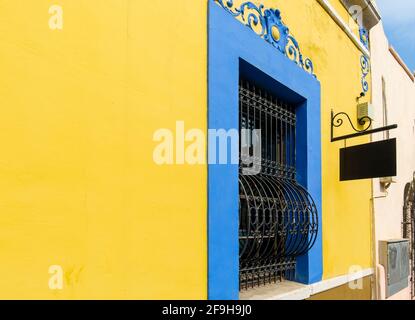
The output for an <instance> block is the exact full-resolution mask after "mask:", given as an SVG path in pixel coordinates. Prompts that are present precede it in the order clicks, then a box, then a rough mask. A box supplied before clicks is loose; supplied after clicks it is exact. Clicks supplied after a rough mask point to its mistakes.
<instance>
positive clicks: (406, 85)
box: [370, 23, 415, 299]
mask: <svg viewBox="0 0 415 320" xmlns="http://www.w3.org/2000/svg"><path fill="white" fill-rule="evenodd" d="M370 36H371V45H372V47H371V54H372V57H371V63H372V82H373V83H372V89H373V90H372V92H373V101H372V102H373V105H374V110H375V121H374V124H373V127H375V128H376V127H381V126H383V125H384V117H383V97H382V77H383V78H384V80H385V84H386V85H385V88H386V101H387V110H388V113H387V116H388V124H398V126H399V128H398V129H397V130H393V131H391V132H390V137H391V138H397V144H398V145H397V148H398V149H397V153H398V159H397V161H398V175H397V177H396V180H397V181H396V183H394V184H392V185H391V186H390V187H389V188H388V189H387V190H385V189H384V188H383V187H382V185H381V184H380V181H379V179H374V180H373V195H374V200H373V208H374V220H375V221H374V230H375V234H374V236H375V239H374V240H375V241H374V243H375V247H376V249H375V261H376V264H378V263H379V252H378V249H379V245H378V244H379V241H381V240H390V239H398V238H402V236H403V235H402V220H403V213H402V212H403V210H402V209H403V197H404V188H405V185H406V184H407V183H408V182H410V181H411V180H412V177H413V174H414V171H415V85H414V83H413V81H412V80H411V78H410V77H409V75H408V74H407V73H406V72H405V70H404V68H403V67H402V66H401V65H400V64H399V63H398V61H397V60H396V59H395V58H394V56H393V55H392V54H391V53H390V51H389V43H388V40H387V38H386V36H385V33H384V30H383V26H382V24H381V23H380V24H378V25H377V26H376V27H374V28H373V29H372V30H371V35H370ZM385 138H386V136H385V135H384V133H379V134H375V135H374V136H373V140H374V141H378V140H382V139H385ZM377 274H378V285H379V287H378V292H379V290H380V293H379V294H380V296H378V298H382V296H383V291H384V284H385V281H384V277H385V275H384V269H383V268H382V267H381V266H379V265H378V266H377ZM398 295H399V298H400V299H405V298H409V297H410V292H409V288H408V290H404V291H403V292H400V293H399V294H398ZM392 298H396V297H392Z"/></svg>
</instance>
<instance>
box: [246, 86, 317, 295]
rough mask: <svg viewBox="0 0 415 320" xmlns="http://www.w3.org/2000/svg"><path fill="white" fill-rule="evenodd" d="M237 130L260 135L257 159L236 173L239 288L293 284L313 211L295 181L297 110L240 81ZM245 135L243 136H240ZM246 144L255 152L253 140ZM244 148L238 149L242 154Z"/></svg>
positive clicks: (309, 240)
mask: <svg viewBox="0 0 415 320" xmlns="http://www.w3.org/2000/svg"><path fill="white" fill-rule="evenodd" d="M239 96H240V128H241V129H245V130H246V129H250V130H253V129H260V130H261V133H260V135H261V158H260V159H259V158H258V157H257V158H255V157H253V158H252V159H253V163H252V164H251V167H259V166H260V173H259V174H256V175H246V174H244V172H243V169H244V168H245V167H246V164H245V163H243V162H242V161H241V164H240V174H239V189H240V191H239V193H240V201H239V205H240V208H239V214H240V216H239V246H240V288H241V290H243V289H248V288H250V287H255V286H260V285H266V284H268V283H273V282H277V281H281V280H282V279H293V277H294V275H295V267H296V258H297V257H299V256H301V255H303V254H305V253H306V252H307V251H308V250H310V249H311V247H312V246H313V245H314V243H315V241H316V238H317V233H318V215H317V208H316V206H315V204H314V201H313V199H312V198H311V196H310V195H309V193H308V192H307V190H305V189H304V188H303V187H302V186H300V185H299V184H298V183H297V181H296V170H295V168H296V114H295V108H294V107H293V106H291V105H289V104H286V103H284V102H283V101H281V100H279V99H277V98H276V97H274V96H272V95H271V94H269V93H268V92H266V91H264V90H262V89H260V88H259V87H257V86H255V85H253V84H252V83H250V82H249V81H245V80H241V82H240V91H239ZM244 132H245V131H244ZM243 140H244V141H248V148H249V153H251V154H252V153H253V151H252V149H253V146H252V145H251V144H252V140H253V139H252V137H249V138H246V139H243ZM243 147H244V146H242V145H241V149H242V148H243Z"/></svg>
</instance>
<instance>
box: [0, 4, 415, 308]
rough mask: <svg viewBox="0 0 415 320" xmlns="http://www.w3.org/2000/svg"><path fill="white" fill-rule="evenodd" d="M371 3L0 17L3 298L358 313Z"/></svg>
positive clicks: (369, 223) (369, 232)
mask: <svg viewBox="0 0 415 320" xmlns="http://www.w3.org/2000/svg"><path fill="white" fill-rule="evenodd" d="M367 4H368V3H367V2H366V1H363V0H362V1H343V0H296V1H283V0H261V1H256V0H255V1H254V0H253V1H248V2H247V1H242V0H234V1H228V0H198V1H195V0H181V1H174V2H173V1H163V0H152V1H147V2H144V1H140V0H135V1H131V0H110V1H105V2H104V1H98V0H93V1H92V0H91V1H81V0H59V1H55V2H54V3H53V4H52V3H50V1H48V0H39V1H36V2H33V1H29V0H26V1H22V5H21V6H20V7H17V6H15V5H14V4H13V2H11V1H10V2H6V3H4V4H2V9H1V13H0V15H1V19H0V69H1V70H2V74H1V75H0V92H1V93H0V95H1V96H2V98H3V99H2V100H3V101H2V105H3V108H2V109H1V116H0V128H1V136H2V138H1V139H0V146H1V149H2V150H3V153H4V157H3V159H2V161H1V162H0V190H1V196H0V205H1V214H0V217H1V218H0V219H1V223H0V257H1V260H2V261H3V262H2V264H1V265H0V274H1V276H0V298H9V299H10V298H11V299H13V298H27V299H108V298H110V299H233V300H237V299H252V298H264V299H340V298H343V299H346V298H348V299H371V298H372V297H373V294H374V293H373V292H372V291H376V290H374V286H373V280H374V279H375V277H374V268H375V266H376V264H377V261H378V260H377V255H376V254H375V252H374V248H375V247H376V245H375V244H376V241H378V240H379V239H380V238H383V237H387V238H388V237H389V236H395V235H379V233H378V228H377V227H376V232H375V230H374V228H373V211H375V214H376V215H378V213H376V211H377V210H378V209H376V206H377V203H378V202H377V200H376V201H374V200H373V199H372V198H373V197H372V189H375V187H374V185H376V184H378V183H377V182H376V181H375V182H373V185H372V181H371V180H358V181H347V182H341V181H340V149H341V148H344V146H345V145H347V146H352V145H358V144H362V143H368V142H370V137H367V136H363V137H358V138H356V139H350V140H347V142H344V141H334V142H332V138H333V135H334V137H338V136H341V135H347V134H349V133H350V132H351V131H352V129H353V127H354V128H358V129H363V127H361V126H360V125H359V123H358V121H357V105H358V104H359V103H365V102H371V99H372V92H373V90H378V86H379V83H378V80H379V74H380V73H381V71H377V72H378V73H377V75H376V79H375V80H374V84H373V88H372V80H371V79H372V75H371V67H370V65H371V63H372V56H371V55H372V53H371V49H370V46H369V37H368V32H369V30H370V29H372V28H373V27H375V26H376V25H377V24H378V22H379V19H380V17H379V16H378V13H377V11H376V8H375V7H373V6H368V5H367ZM359 7H360V8H364V10H362V11H358V10H357V8H359ZM355 10H357V15H356V11H355ZM16 17H19V18H18V19H16ZM51 19H52V20H51ZM56 21H58V22H59V23H57V22H56ZM56 23H57V24H56ZM375 38H376V37H375ZM373 50H374V49H372V51H373ZM376 50H378V49H376ZM381 50H383V49H379V51H381ZM376 52H378V51H376ZM381 54H382V53H379V56H380V55H381ZM376 55H377V53H376ZM376 59H379V58H378V56H376ZM375 61H379V60H375ZM379 69H380V67H379ZM391 82H392V80H391ZM409 85H410V84H409V83H408V86H409ZM373 99H374V101H373V102H374V104H375V105H376V104H378V103H379V100H378V96H377V95H375V94H374V95H373ZM408 99H409V98H408ZM408 101H409V100H408ZM405 108H407V109H408V110H409V109H410V105H409V104H408V105H407V107H405ZM408 112H409V111H408ZM334 115H336V118H334V119H333V116H334ZM345 115H346V118H345V117H344V116H345ZM347 116H348V117H349V119H350V125H351V126H349V120H348V119H347ZM340 119H342V120H340ZM391 121H392V119H391ZM411 128H412V127H411ZM411 128H406V129H405V130H406V131H402V134H403V135H405V134H407V133H408V132H407V131H408V130H409V131H410V129H411ZM256 129H260V130H261V131H255V130H256ZM221 130H222V131H223V132H225V140H221V141H222V142H223V141H225V145H228V138H231V136H232V132H233V131H232V130H234V131H235V130H236V132H237V134H238V133H239V142H241V154H243V153H242V151H243V150H244V148H245V149H246V150H245V151H246V153H247V158H248V161H247V162H244V161H242V162H241V163H240V162H239V157H238V159H237V161H236V162H235V161H234V162H232V161H231V158H233V156H234V153H232V152H229V154H228V151H225V152H226V153H225V155H223V154H221V153H220V152H221V148H220V147H221V144H220V143H219V144H215V143H213V142H216V141H217V140H218V139H219V140H220V137H218V132H219V133H220V132H222V131H221ZM243 130H246V132H247V133H245V131H243ZM258 132H259V133H258ZM212 133H213V139H212V136H211V134H212ZM215 133H216V135H215ZM412 134H413V133H412ZM257 140H259V141H261V144H260V146H259V147H258V146H257V145H256V144H255V141H257ZM169 146H173V148H170V149H169ZM200 146H202V147H200ZM256 147H258V150H257V151H258V153H255V150H256ZM237 149H238V153H237V154H238V156H239V143H238V144H237ZM226 150H227V149H226ZM221 160H224V161H223V162H222V161H221ZM410 170H412V171H414V170H415V169H414V168H412V169H410V168H408V170H406V169H405V171H402V172H400V174H402V177H403V178H402V179H403V180H402V181H400V182H401V183H404V182H405V183H407V182H409V180H410V179H411V177H412V176H411V175H409V171H410ZM408 175H409V176H408ZM407 176H408V177H407ZM404 177H405V178H404ZM405 179H406V180H405ZM402 186H403V185H402ZM394 187H395V186H392V187H391V188H394ZM396 189H399V188H396ZM402 190H403V189H402V188H400V189H399V190H398V191H397V193H400V195H401V196H402ZM375 192H378V191H376V190H375ZM401 199H402V198H401ZM400 204H401V203H400ZM380 210H383V209H380ZM381 214H382V213H379V215H381ZM400 214H401V216H402V208H401V209H400ZM395 231H396V232H397V229H396V230H395ZM400 238H402V236H400Z"/></svg>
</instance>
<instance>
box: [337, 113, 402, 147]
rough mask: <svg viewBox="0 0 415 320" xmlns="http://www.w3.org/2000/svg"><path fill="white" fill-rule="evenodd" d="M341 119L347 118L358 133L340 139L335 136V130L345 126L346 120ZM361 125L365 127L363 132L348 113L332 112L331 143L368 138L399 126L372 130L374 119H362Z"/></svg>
mask: <svg viewBox="0 0 415 320" xmlns="http://www.w3.org/2000/svg"><path fill="white" fill-rule="evenodd" d="M341 117H345V118H346V119H347V120H348V121H349V123H350V126H351V127H352V129H353V130H354V131H355V132H356V133H352V134H347V135H344V136H340V137H335V136H334V128H340V127H341V126H342V125H343V124H344V120H343V119H342V118H341ZM359 125H361V126H364V128H363V129H361V130H359V129H357V128H356V127H355V126H354V125H353V121H352V119H351V118H350V116H349V115H348V114H347V113H345V112H339V113H336V114H334V111H333V110H332V111H331V142H336V141H341V140H347V139H352V138H357V137H361V136H366V135H369V134H372V133H377V132H383V131H389V130H393V129H397V128H398V125H397V124H394V125H390V126H386V127H381V128H377V129H370V128H371V127H372V119H370V118H369V117H363V118H361V119H360V120H359Z"/></svg>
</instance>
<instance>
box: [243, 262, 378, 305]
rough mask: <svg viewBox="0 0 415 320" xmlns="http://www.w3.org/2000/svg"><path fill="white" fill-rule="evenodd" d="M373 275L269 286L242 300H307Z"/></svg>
mask: <svg viewBox="0 0 415 320" xmlns="http://www.w3.org/2000/svg"><path fill="white" fill-rule="evenodd" d="M373 274H374V271H373V269H372V268H369V269H364V270H362V271H359V272H356V273H351V274H346V275H343V276H339V277H335V278H331V279H327V280H323V281H320V282H317V283H314V284H311V285H303V284H300V283H295V282H289V281H286V282H283V283H282V284H280V285H279V286H276V287H275V286H272V287H271V286H267V287H263V288H256V289H252V290H250V291H249V292H248V293H243V294H242V295H241V297H240V298H241V300H305V299H308V298H310V297H311V296H313V295H316V294H319V293H321V292H325V291H328V290H330V289H334V288H337V287H340V286H342V285H345V284H347V283H349V282H353V281H356V280H359V279H363V278H366V277H368V276H371V275H373Z"/></svg>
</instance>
